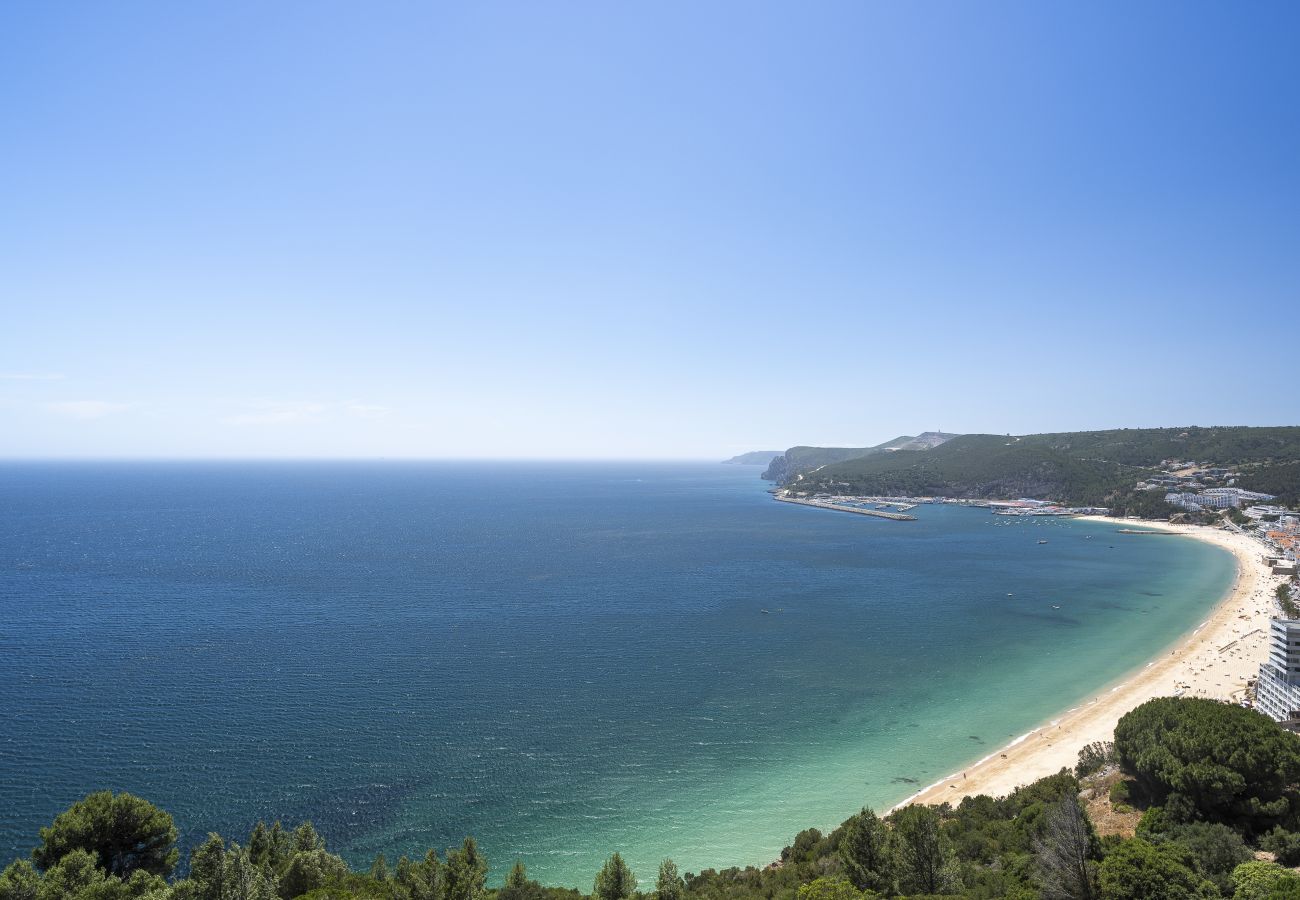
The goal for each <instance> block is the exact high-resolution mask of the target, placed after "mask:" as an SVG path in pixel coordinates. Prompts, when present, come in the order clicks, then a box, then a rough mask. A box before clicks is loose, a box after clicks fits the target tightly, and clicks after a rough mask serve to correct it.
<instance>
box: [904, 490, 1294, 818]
mask: <svg viewBox="0 0 1300 900" xmlns="http://www.w3.org/2000/svg"><path fill="white" fill-rule="evenodd" d="M1078 518H1081V519H1086V520H1088V521H1095V522H1105V523H1107V524H1113V525H1115V526H1116V528H1123V527H1133V528H1137V529H1140V530H1143V531H1162V532H1168V533H1172V534H1178V535H1183V536H1185V537H1190V538H1192V539H1194V540H1200V541H1204V542H1206V543H1210V544H1213V545H1215V546H1217V547H1221V548H1223V549H1225V550H1228V551H1229V552H1230V553H1232V555H1233V557H1234V558H1235V559H1236V563H1237V573H1236V577H1235V578H1234V580H1233V584H1232V587H1231V588H1230V589H1229V590H1228V592H1227V593H1226V594H1225V595H1224V597H1223V598H1222V599H1221V600H1220V601H1219V602H1218V603H1217V604H1215V606H1214V607H1213V609H1211V610H1210V612H1209V615H1208V617H1207V618H1206V619H1205V620H1204V621H1203V622H1201V623H1200V624H1199V625H1197V626H1196V627H1195V628H1193V629H1192V630H1191V631H1190V632H1189V633H1186V634H1184V635H1182V636H1181V637H1179V638H1178V640H1177V641H1175V642H1174V643H1173V644H1170V645H1169V646H1167V647H1165V648H1164V649H1163V650H1161V651H1160V654H1159V655H1158V656H1156V657H1154V658H1153V659H1151V660H1148V661H1146V662H1143V663H1140V664H1139V665H1138V666H1137V667H1135V668H1133V669H1131V670H1130V671H1129V672H1128V673H1126V674H1125V675H1123V676H1122V677H1121V678H1120V679H1118V680H1117V681H1116V682H1112V683H1111V684H1109V685H1106V686H1105V687H1104V688H1103V689H1102V690H1101V691H1100V692H1098V693H1097V694H1096V695H1095V696H1093V697H1092V698H1091V699H1089V700H1087V701H1085V702H1083V703H1081V704H1079V705H1078V706H1075V707H1072V708H1071V709H1068V710H1065V711H1063V712H1061V713H1060V714H1058V715H1056V716H1053V717H1052V718H1051V719H1050V720H1048V721H1046V722H1044V723H1043V724H1041V725H1039V726H1038V727H1037V728H1035V729H1033V730H1032V731H1029V732H1027V733H1025V734H1023V735H1021V736H1019V737H1017V738H1016V739H1015V740H1013V741H1011V742H1010V743H1009V744H1007V745H1006V746H1004V747H1002V748H1000V749H998V750H995V751H994V752H992V753H990V754H989V755H987V756H985V757H984V758H983V759H980V760H978V761H977V762H974V763H972V764H971V765H969V766H967V767H965V768H964V769H962V770H960V771H957V772H954V773H952V774H951V775H948V776H947V777H945V778H942V779H940V780H939V781H937V782H935V783H934V784H931V785H929V786H928V787H925V788H923V789H921V790H920V791H917V792H916V793H915V794H912V795H911V796H910V797H907V798H906V799H905V800H903V801H902V802H900V803H898V804H896V805H895V806H894V807H893V809H898V808H899V807H903V806H907V805H909V804H912V803H923V804H938V803H944V802H953V803H955V802H958V801H960V800H961V799H962V798H963V797H969V796H975V795H978V794H988V795H990V796H994V797H997V796H1002V795H1005V794H1008V793H1010V792H1011V791H1013V790H1015V789H1016V788H1017V787H1019V786H1020V785H1024V784H1029V783H1030V782H1032V781H1035V780H1037V779H1039V778H1043V777H1045V776H1047V775H1052V774H1054V773H1056V772H1058V771H1060V770H1061V769H1062V768H1068V769H1073V768H1074V764H1075V762H1076V761H1077V760H1078V755H1079V751H1080V750H1081V749H1082V748H1083V747H1084V746H1085V745H1087V744H1090V743H1093V742H1094V741H1109V740H1111V739H1112V737H1113V734H1114V731H1115V725H1116V723H1118V722H1119V720H1120V717H1122V716H1123V715H1124V714H1125V713H1126V712H1128V711H1129V710H1130V709H1132V708H1134V707H1135V706H1138V705H1139V704H1142V703H1144V702H1146V701H1147V700H1150V699H1152V698H1154V697H1168V696H1174V695H1175V694H1177V693H1179V692H1181V695H1182V696H1188V697H1208V698H1212V699H1219V700H1237V699H1240V697H1241V696H1242V692H1244V690H1245V688H1246V680H1247V679H1248V678H1254V677H1255V676H1256V674H1257V673H1258V671H1259V664H1260V663H1261V662H1263V661H1264V659H1265V658H1266V657H1267V655H1268V648H1267V645H1268V623H1269V619H1270V618H1271V616H1272V615H1273V590H1274V585H1275V583H1276V582H1277V581H1278V580H1280V579H1279V578H1278V576H1273V575H1272V574H1271V572H1270V571H1269V569H1268V567H1267V566H1266V565H1265V564H1264V556H1263V548H1261V547H1260V546H1259V545H1258V544H1257V543H1256V542H1254V541H1252V540H1251V539H1250V538H1249V537H1246V536H1245V535H1241V534H1237V533H1235V532H1230V531H1224V530H1222V529H1217V528H1210V527H1207V526H1200V525H1169V524H1166V523H1153V522H1146V521H1141V520H1134V519H1121V518H1109V517H1104V516H1079V517H1078ZM1126 539H1128V540H1141V539H1143V538H1141V537H1140V536H1137V535H1129V536H1127V538H1126Z"/></svg>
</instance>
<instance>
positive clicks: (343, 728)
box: [0, 463, 1234, 888]
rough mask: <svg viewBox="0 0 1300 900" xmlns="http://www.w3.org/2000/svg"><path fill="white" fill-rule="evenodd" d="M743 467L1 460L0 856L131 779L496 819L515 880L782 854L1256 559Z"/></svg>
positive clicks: (248, 799) (208, 818) (207, 813)
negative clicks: (857, 495)
mask: <svg viewBox="0 0 1300 900" xmlns="http://www.w3.org/2000/svg"><path fill="white" fill-rule="evenodd" d="M757 471H758V470H757V469H754V468H751V467H732V466H719V465H704V464H675V465H666V464H659V463H644V464H627V463H621V464H612V463H611V464H576V463H575V464H552V465H540V464H537V465H532V464H530V465H524V464H496V465H488V464H397V463H393V464H360V463H357V464H302V463H293V464H287V463H286V464H258V465H252V464H246V465H245V464H240V465H236V464H229V465H190V464H184V465H183V464H169V465H168V464H164V465H158V464H153V465H144V464H118V465H88V464H87V465H73V464H60V465H30V464H21V465H20V464H8V465H3V466H0V508H2V509H3V510H4V514H3V516H2V517H0V810H3V813H0V855H3V856H5V857H9V856H12V855H16V854H17V853H20V852H25V851H26V849H27V848H28V847H30V846H31V843H32V841H33V838H34V836H35V834H36V831H37V829H38V828H39V827H40V826H41V825H43V824H46V823H48V821H49V820H50V819H51V818H52V817H53V816H54V814H56V813H57V812H58V811H59V810H61V809H62V808H64V807H65V806H66V805H67V804H68V803H69V802H71V801H73V800H75V799H76V798H77V797H79V796H81V795H82V794H84V793H86V792H87V791H90V790H93V789H98V788H104V787H110V788H114V789H124V790H130V791H133V792H135V793H139V794H142V795H144V796H147V797H149V798H151V799H153V800H154V801H155V802H157V803H159V804H161V805H163V806H164V807H165V808H167V809H168V810H169V811H171V812H172V813H173V814H174V815H175V816H176V818H177V821H178V825H179V827H180V828H181V829H182V832H183V834H184V839H185V840H186V841H187V842H193V841H195V840H196V839H199V838H201V836H202V835H203V834H204V833H205V832H207V831H208V830H211V829H216V830H219V831H222V832H224V833H226V834H228V835H239V834H241V833H243V832H244V831H245V830H246V829H247V828H248V827H249V825H250V824H251V823H252V822H253V821H255V820H256V819H258V818H259V817H270V816H276V815H279V816H283V817H285V818H286V819H299V818H310V819H312V820H313V821H315V822H316V823H317V825H318V827H319V828H320V830H321V831H322V832H323V833H324V834H325V835H326V837H327V839H328V840H329V841H330V844H331V846H333V847H335V848H338V849H341V850H342V851H343V852H344V854H345V855H346V856H347V857H349V859H351V860H353V861H354V862H360V861H362V860H366V859H368V858H369V857H371V856H373V854H374V853H375V852H377V851H380V850H382V851H384V852H385V853H386V854H388V856H389V858H390V859H392V858H393V857H394V856H395V855H397V854H398V853H401V852H408V853H423V851H424V850H425V849H426V848H428V847H431V846H432V847H439V848H442V847H447V846H450V845H452V844H455V843H458V842H459V840H460V838H461V837H462V836H463V835H464V834H465V833H473V834H475V835H476V836H477V837H478V838H479V840H480V842H481V843H482V844H483V846H484V848H485V849H486V851H487V853H488V854H489V858H490V859H491V860H492V862H493V876H494V878H499V877H500V876H501V875H502V874H504V871H505V870H506V869H507V868H508V866H509V865H510V863H511V862H512V861H513V860H514V859H515V858H516V857H519V858H522V859H523V860H524V862H525V863H526V864H527V865H528V867H529V869H530V871H531V872H532V874H533V875H534V876H535V877H538V878H540V879H541V880H543V881H545V882H547V883H553V884H568V885H576V886H580V887H583V888H589V887H590V882H591V878H592V876H593V874H594V872H595V871H596V869H597V868H598V867H599V865H600V862H601V861H602V860H603V858H604V857H605V856H607V855H608V854H609V853H610V852H611V851H613V850H620V851H622V852H623V853H624V855H625V856H626V857H627V858H628V859H629V860H630V862H631V864H632V866H633V868H634V869H635V870H636V871H637V872H638V873H639V874H640V875H641V876H642V878H643V879H652V878H653V873H654V870H655V867H656V866H657V864H658V861H659V860H660V859H662V858H663V857H665V856H671V857H673V858H674V859H675V860H677V862H678V864H679V865H680V866H681V868H682V869H683V870H698V869H700V868H703V867H706V866H718V867H721V866H726V865H733V864H734V865H743V864H747V863H765V862H767V861H770V860H771V859H773V858H775V857H776V856H777V854H778V853H779V852H780V849H781V847H782V846H784V845H785V844H787V843H789V841H790V839H791V838H792V837H793V835H794V834H795V833H796V832H797V831H799V830H800V829H801V828H804V827H807V826H812V825H816V826H819V827H825V826H828V825H833V824H835V823H837V822H838V821H840V820H841V819H843V818H844V817H845V816H847V815H848V814H850V813H852V812H853V811H854V810H856V809H857V808H858V807H860V806H862V805H863V804H870V805H873V806H875V807H877V808H882V807H886V806H889V805H891V804H892V803H894V802H897V801H898V800H900V799H902V798H903V797H905V796H907V795H909V794H911V793H912V792H913V791H915V790H916V789H917V788H919V787H921V786H924V785H926V784H929V783H931V782H933V781H935V780H937V779H938V778H940V777H942V776H943V775H945V774H947V773H950V772H952V771H954V770H956V769H958V768H960V767H961V766H963V765H964V764H967V763H969V762H971V761H972V760H974V759H976V758H978V757H981V756H984V755H985V754H987V753H989V752H992V751H994V750H995V749H996V748H997V747H999V746H1001V745H1002V744H1004V743H1005V742H1006V741H1007V740H1009V739H1010V738H1012V737H1015V736H1016V735H1019V734H1022V733H1024V732H1025V731H1027V730H1029V729H1030V728H1032V727H1034V726H1035V725H1037V724H1039V723H1040V722H1042V721H1043V720H1044V719H1046V718H1048V717H1050V716H1051V715H1052V714H1054V713H1056V712H1058V711H1060V710H1061V709H1063V708H1065V707H1067V706H1070V705H1073V704H1074V703H1075V702H1076V701H1078V700H1080V699H1082V698H1084V697H1086V696H1088V695H1090V694H1091V693H1094V692H1095V691H1096V690H1097V689H1098V688H1099V687H1101V686H1103V685H1104V684H1106V683H1107V682H1109V681H1111V680H1113V679H1115V678H1117V677H1119V676H1121V675H1123V674H1124V673H1125V672H1126V671H1127V670H1129V669H1131V668H1133V667H1134V666H1135V665H1137V664H1139V663H1140V662H1141V661H1143V660H1144V659H1145V658H1147V657H1150V656H1153V655H1155V654H1156V653H1157V652H1158V651H1159V650H1160V648H1162V647H1164V646H1165V645H1167V644H1169V643H1170V642H1172V641H1173V640H1174V639H1175V638H1176V637H1177V636H1178V635H1180V634H1181V633H1183V632H1185V631H1188V630H1190V629H1191V628H1193V627H1195V626H1196V625H1197V624H1198V623H1199V622H1200V621H1201V620H1202V619H1203V617H1204V614H1205V613H1206V612H1207V611H1208V609H1209V608H1210V607H1211V606H1212V605H1213V604H1214V602H1215V600H1216V599H1217V598H1218V597H1220V596H1221V595H1222V594H1223V593H1224V592H1225V591H1226V590H1227V589H1228V587H1229V585H1230V583H1231V580H1232V576H1233V571H1234V570H1233V563H1232V559H1231V557H1230V556H1229V555H1228V554H1227V553H1226V552H1224V551H1221V550H1218V549H1216V548H1213V547H1210V546H1207V545H1203V544H1201V543H1198V542H1195V541H1192V540H1188V539H1183V538H1176V537H1168V538H1132V537H1129V538H1126V537H1125V536H1123V535H1118V534H1115V529H1114V526H1111V525H1107V524H1097V523H1085V522H1070V521H1058V520H1038V521H1033V520H1029V521H1019V520H1012V519H1005V518H1001V517H994V516H991V515H989V514H988V513H987V512H984V511H982V510H965V509H958V508H952V507H938V506H932V507H921V508H919V509H918V510H916V514H917V515H918V516H919V521H916V522H890V521H883V520H876V519H871V518H867V517H862V516H853V515H848V514H840V513H834V512H828V511H824V510H816V509H809V508H804V507H798V506H793V505H789V504H781V503H776V502H774V501H773V500H772V499H771V498H770V497H769V496H768V495H767V494H766V493H765V492H764V487H765V485H764V483H763V482H760V481H759V480H758V478H757ZM1089 537H1091V539H1088V538H1089ZM1041 538H1047V539H1048V541H1049V542H1048V543H1047V544H1041V545H1040V544H1038V540H1039V539H1041ZM1009 594H1010V595H1013V596H1008V595H1009ZM1053 606H1060V607H1061V608H1060V609H1059V610H1057V609H1053ZM764 610H766V612H764Z"/></svg>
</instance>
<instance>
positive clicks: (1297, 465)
mask: <svg viewBox="0 0 1300 900" xmlns="http://www.w3.org/2000/svg"><path fill="white" fill-rule="evenodd" d="M1171 459H1178V460H1184V461H1192V460H1194V461H1196V462H1198V463H1202V464H1207V463H1208V464H1212V465H1214V466H1223V467H1231V468H1233V469H1234V470H1236V471H1238V472H1240V473H1241V474H1240V477H1239V478H1238V479H1237V485H1238V486H1240V487H1244V488H1248V489H1253V490H1254V489H1257V490H1263V491H1267V492H1268V493H1272V494H1277V495H1279V498H1280V499H1282V500H1283V501H1286V502H1295V500H1296V498H1297V491H1298V489H1300V426H1286V427H1276V428H1250V427H1244V426H1226V427H1212V428H1200V427H1188V428H1141V429H1114V430H1110V431H1073V432H1059V433H1054V434H1031V435H1020V436H1012V435H992V434H968V435H963V436H961V437H956V438H953V439H952V440H949V441H946V442H944V443H943V444H941V445H939V446H937V447H934V448H932V449H928V450H896V451H894V452H892V453H874V454H871V455H864V456H859V457H857V458H854V459H848V460H843V461H835V462H832V463H829V464H827V465H824V466H823V467H822V468H819V469H816V471H811V470H808V471H805V472H802V473H797V474H795V475H794V476H792V477H790V478H788V479H787V480H786V482H785V483H786V485H787V486H788V487H790V488H791V489H792V490H795V491H796V492H799V493H804V492H816V491H835V490H837V491H849V492H853V493H861V494H877V495H908V496H945V497H969V498H982V499H1011V498H1016V497H1033V498H1038V499H1047V500H1057V501H1061V502H1065V503H1072V504H1086V505H1099V506H1113V505H1116V502H1117V501H1119V503H1120V505H1121V506H1122V505H1124V501H1125V499H1126V498H1131V496H1132V493H1133V490H1132V489H1133V486H1134V484H1136V482H1138V481H1139V480H1142V479H1143V478H1145V477H1147V476H1150V475H1153V474H1156V472H1157V471H1158V467H1159V466H1160V465H1161V463H1162V462H1163V461H1165V460H1171Z"/></svg>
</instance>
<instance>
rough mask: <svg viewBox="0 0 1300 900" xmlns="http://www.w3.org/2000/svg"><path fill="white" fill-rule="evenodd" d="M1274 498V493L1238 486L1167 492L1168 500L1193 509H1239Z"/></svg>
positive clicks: (1176, 504) (1166, 498)
mask: <svg viewBox="0 0 1300 900" xmlns="http://www.w3.org/2000/svg"><path fill="white" fill-rule="evenodd" d="M1273 499H1275V498H1274V496H1273V495H1272V494H1261V493H1260V492H1259V491H1247V490H1242V489H1241V488H1237V487H1219V488H1205V489H1204V490H1201V491H1199V492H1196V493H1191V492H1188V491H1170V492H1169V493H1167V494H1165V500H1166V501H1167V502H1169V503H1172V504H1174V505H1175V506H1181V507H1182V508H1183V509H1188V510H1192V511H1200V510H1202V509H1228V508H1229V507H1231V508H1233V509H1237V508H1240V507H1241V506H1243V505H1245V504H1247V503H1253V502H1254V501H1256V500H1273Z"/></svg>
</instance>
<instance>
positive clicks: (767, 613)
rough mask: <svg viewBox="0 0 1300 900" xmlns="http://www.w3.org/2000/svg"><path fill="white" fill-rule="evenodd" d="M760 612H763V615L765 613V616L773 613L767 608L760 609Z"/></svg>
mask: <svg viewBox="0 0 1300 900" xmlns="http://www.w3.org/2000/svg"><path fill="white" fill-rule="evenodd" d="M759 612H761V613H762V614H763V615H765V616H770V615H772V614H771V613H770V612H768V611H767V610H765V609H760V610H759Z"/></svg>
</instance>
